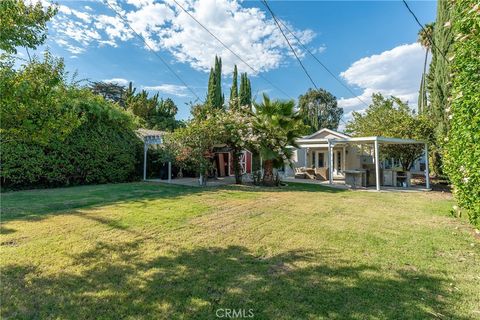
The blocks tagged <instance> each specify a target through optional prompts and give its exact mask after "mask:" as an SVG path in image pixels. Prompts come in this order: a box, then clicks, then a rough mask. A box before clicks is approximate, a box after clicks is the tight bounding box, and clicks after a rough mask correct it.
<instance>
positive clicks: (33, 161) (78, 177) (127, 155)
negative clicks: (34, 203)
mask: <svg viewBox="0 0 480 320" xmlns="http://www.w3.org/2000/svg"><path fill="white" fill-rule="evenodd" d="M69 95H70V97H69V100H68V102H67V103H68V104H69V106H68V108H69V109H73V110H76V112H77V116H78V118H79V119H81V124H80V125H79V126H78V127H76V128H75V129H73V130H72V131H71V132H70V133H69V134H68V135H67V136H66V137H64V138H62V139H52V140H50V141H49V142H48V143H46V144H45V143H41V142H36V141H35V140H34V139H33V141H27V140H26V139H21V140H12V141H8V140H7V141H4V142H2V161H1V177H2V182H3V187H6V188H25V187H28V188H29V187H39V186H67V185H77V184H92V183H108V182H124V181H131V180H135V179H138V178H139V176H140V165H139V162H140V160H141V156H142V142H141V141H140V139H138V137H137V136H136V135H135V133H134V125H135V122H134V117H133V116H131V115H130V114H128V113H126V112H125V111H123V110H121V109H119V108H118V107H117V106H116V105H113V104H111V103H109V102H107V101H105V100H104V99H103V98H101V97H98V96H94V95H93V94H91V93H90V92H88V91H86V90H80V89H70V92H69Z"/></svg>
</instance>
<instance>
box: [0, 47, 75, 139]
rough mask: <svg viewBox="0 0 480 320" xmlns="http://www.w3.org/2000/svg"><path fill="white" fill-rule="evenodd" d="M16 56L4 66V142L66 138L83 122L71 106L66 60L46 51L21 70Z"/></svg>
mask: <svg viewBox="0 0 480 320" xmlns="http://www.w3.org/2000/svg"><path fill="white" fill-rule="evenodd" d="M13 65H14V62H13V60H7V61H6V62H5V63H2V65H1V66H0V107H1V108H0V116H1V119H2V121H1V124H0V132H1V139H2V142H12V143H15V142H19V141H31V142H34V143H39V144H48V143H50V142H51V141H54V140H62V139H63V138H64V137H65V136H66V135H68V134H70V133H71V131H72V130H73V129H74V128H76V127H77V126H78V125H79V124H80V122H81V120H82V119H81V115H80V116H79V115H78V114H77V112H76V111H75V110H74V109H73V108H72V107H71V106H70V99H69V96H68V95H69V90H70V87H69V86H68V85H67V84H66V82H65V73H64V64H63V61H62V60H57V59H54V58H53V57H52V56H51V55H50V54H48V53H46V54H45V59H44V61H39V60H38V59H33V61H32V62H31V63H28V64H26V65H23V66H21V67H20V68H19V70H18V71H17V70H15V69H14V68H13Z"/></svg>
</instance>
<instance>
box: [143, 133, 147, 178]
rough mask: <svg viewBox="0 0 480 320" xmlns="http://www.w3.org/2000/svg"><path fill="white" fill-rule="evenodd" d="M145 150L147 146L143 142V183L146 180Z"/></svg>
mask: <svg viewBox="0 0 480 320" xmlns="http://www.w3.org/2000/svg"><path fill="white" fill-rule="evenodd" d="M147 150H148V145H147V142H146V141H145V142H144V143H143V181H145V180H147Z"/></svg>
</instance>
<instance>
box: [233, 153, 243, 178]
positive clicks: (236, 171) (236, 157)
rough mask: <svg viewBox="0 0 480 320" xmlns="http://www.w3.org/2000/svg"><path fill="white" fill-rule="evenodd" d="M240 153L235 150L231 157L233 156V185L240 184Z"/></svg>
mask: <svg viewBox="0 0 480 320" xmlns="http://www.w3.org/2000/svg"><path fill="white" fill-rule="evenodd" d="M241 153H242V152H241V151H239V150H237V149H233V151H232V156H233V172H234V174H235V183H236V184H242V168H241V166H240V155H241Z"/></svg>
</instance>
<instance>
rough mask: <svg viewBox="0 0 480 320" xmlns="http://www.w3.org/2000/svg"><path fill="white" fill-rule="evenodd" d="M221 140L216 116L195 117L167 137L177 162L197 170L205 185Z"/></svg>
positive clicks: (167, 143)
mask: <svg viewBox="0 0 480 320" xmlns="http://www.w3.org/2000/svg"><path fill="white" fill-rule="evenodd" d="M220 141H222V136H221V131H220V130H219V127H218V122H217V119H216V118H215V117H209V118H207V119H194V120H192V121H190V122H189V123H187V125H186V126H185V127H183V128H179V129H177V130H175V131H174V132H173V133H171V134H169V135H167V136H166V137H165V144H166V148H168V150H170V152H171V153H172V154H173V155H174V157H175V160H176V162H177V164H180V165H181V166H183V167H184V168H187V169H190V170H192V171H193V172H196V173H197V174H198V175H199V176H200V177H201V178H202V181H201V182H202V184H203V185H205V184H206V176H207V173H208V171H209V170H210V169H211V168H212V157H213V149H214V147H215V145H217V144H218V143H219V142H220Z"/></svg>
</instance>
